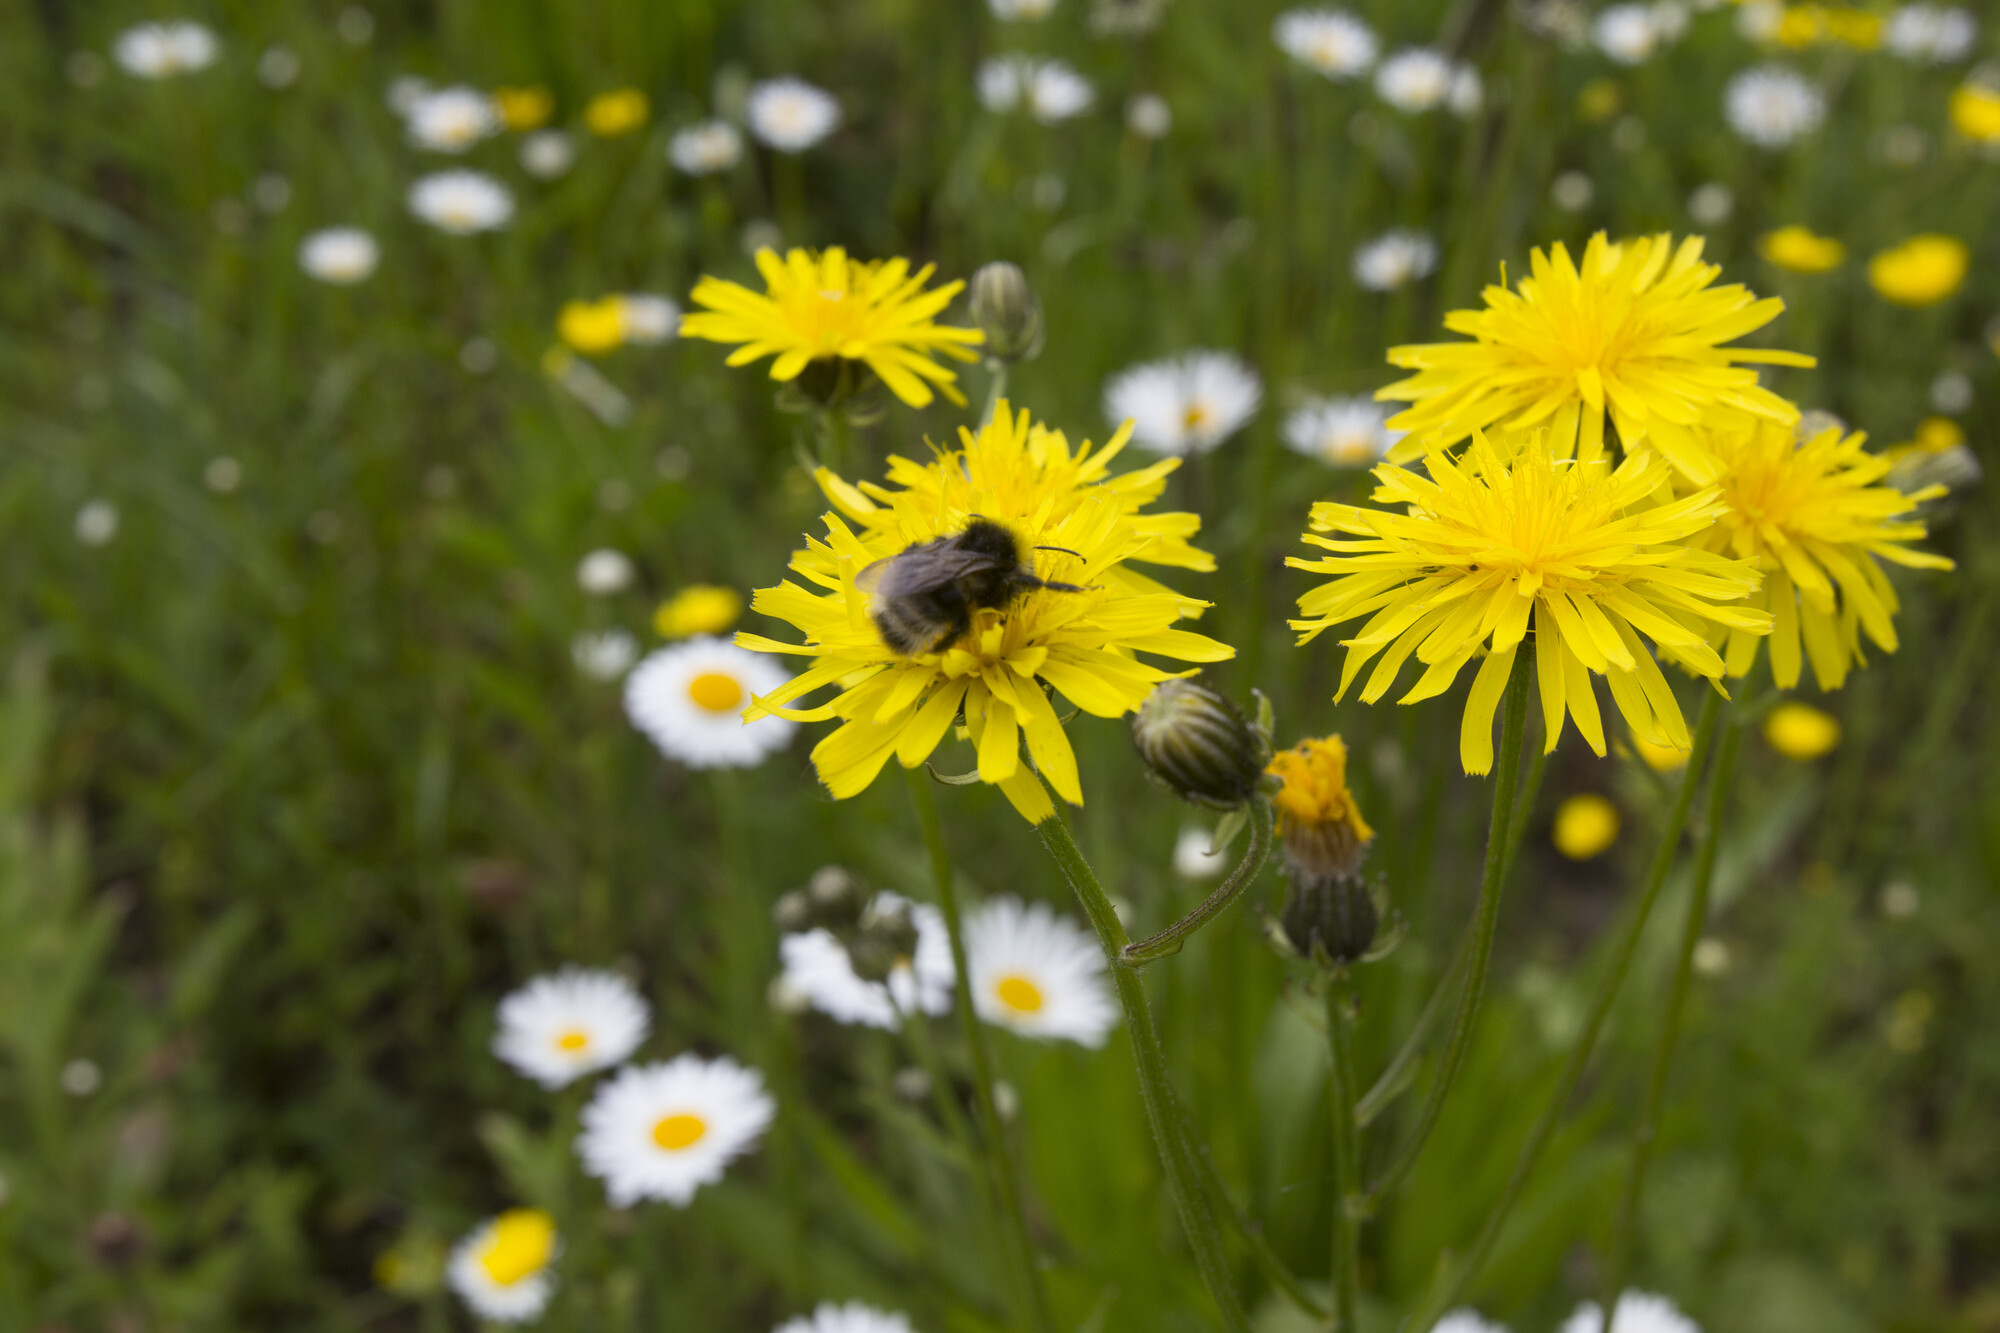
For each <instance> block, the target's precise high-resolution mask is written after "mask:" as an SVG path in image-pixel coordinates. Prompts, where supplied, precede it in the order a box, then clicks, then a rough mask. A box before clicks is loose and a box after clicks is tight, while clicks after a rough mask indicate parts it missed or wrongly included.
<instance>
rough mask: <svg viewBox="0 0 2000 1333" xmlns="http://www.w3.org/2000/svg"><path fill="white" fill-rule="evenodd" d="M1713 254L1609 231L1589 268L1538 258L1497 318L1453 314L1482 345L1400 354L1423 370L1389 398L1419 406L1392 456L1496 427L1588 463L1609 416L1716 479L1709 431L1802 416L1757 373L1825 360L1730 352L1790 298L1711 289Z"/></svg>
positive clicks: (1698, 242)
mask: <svg viewBox="0 0 2000 1333" xmlns="http://www.w3.org/2000/svg"><path fill="white" fill-rule="evenodd" d="M1702 245H1703V241H1702V238H1701V237H1699V236H1690V237H1687V238H1686V239H1685V240H1683V241H1682V242H1681V243H1680V244H1679V245H1678V246H1676V245H1675V244H1674V242H1673V238H1672V237H1671V236H1668V235H1665V234H1662V235H1659V236H1648V237H1637V238H1634V239H1631V240H1626V241H1620V242H1618V243H1616V244H1613V243H1612V242H1610V241H1609V240H1607V239H1605V236H1604V233H1602V232H1599V233H1598V234H1597V235H1595V236H1593V237H1591V238H1590V243H1589V245H1588V246H1586V247H1585V249H1584V252H1583V260H1582V262H1581V263H1580V264H1579V263H1576V262H1574V261H1572V260H1571V258H1570V255H1569V251H1568V250H1567V249H1565V248H1564V247H1563V246H1562V245H1561V244H1560V243H1558V244H1557V245H1555V246H1554V247H1552V248H1551V249H1550V251H1549V252H1548V253H1546V254H1544V253H1543V252H1542V251H1540V250H1535V251H1533V252H1532V253H1531V254H1530V256H1529V260H1530V270H1531V272H1530V276H1528V277H1526V278H1523V279H1522V280H1521V281H1520V283H1519V284H1518V287H1517V290H1514V291H1509V290H1508V289H1507V288H1506V287H1504V286H1502V287H1488V288H1487V289H1486V291H1485V294H1484V295H1485V302H1486V308H1485V309H1483V310H1457V311H1453V312H1452V313H1451V314H1449V315H1447V316H1445V327H1446V328H1448V329H1450V330H1452V331H1453V332H1455V333H1464V334H1469V335H1471V337H1472V338H1473V340H1474V341H1472V342H1455V343H1424V344H1417V345H1413V346H1406V347H1395V348H1391V349H1390V351H1389V362H1390V364H1391V365H1396V366H1403V367H1406V368H1410V369H1414V370H1416V371H1417V372H1418V373H1417V374H1415V375H1412V376H1411V377H1410V378H1408V379H1405V380H1399V381H1398V382H1396V383H1395V384H1391V385H1389V386H1388V387H1386V388H1384V389H1381V390H1378V391H1377V393H1376V395H1375V396H1376V397H1377V398H1378V399H1382V400H1385V401H1386V400H1394V399H1401V400H1402V401H1404V402H1408V403H1410V404H1411V406H1410V407H1409V408H1408V409H1406V410H1405V411H1403V412H1400V413H1398V414H1397V415H1396V416H1394V417H1391V418H1390V419H1389V427H1390V428H1391V429H1392V430H1404V431H1408V432H1409V435H1408V436H1407V437H1406V438H1405V439H1404V440H1403V441H1402V442H1401V443H1399V444H1397V445H1396V446H1395V447H1394V448H1392V449H1391V450H1390V451H1389V459H1390V461H1392V462H1398V463H1401V462H1408V461H1410V460H1411V459H1414V458H1417V457H1419V456H1420V455H1422V454H1423V453H1424V452H1425V451H1426V450H1428V449H1433V448H1445V449H1449V448H1451V447H1453V446H1454V445H1456V444H1457V443H1458V442H1459V441H1461V440H1463V439H1465V438H1466V437H1467V436H1469V435H1471V434H1472V432H1473V431H1475V430H1480V429H1484V428H1486V427H1488V426H1493V425H1502V426H1507V427H1510V428H1525V427H1531V426H1544V427H1548V428H1549V445H1550V447H1551V448H1552V449H1553V451H1554V452H1555V454H1556V455H1557V456H1559V457H1569V456H1572V455H1574V456H1575V457H1577V458H1579V459H1583V460H1585V461H1588V460H1591V459H1594V458H1597V457H1599V456H1600V455H1601V454H1602V453H1603V451H1604V426H1605V418H1606V417H1607V416H1608V417H1609V418H1610V419H1611V421H1612V423H1613V424H1614V425H1616V427H1617V430H1618V436H1619V439H1620V440H1621V441H1623V443H1624V445H1625V447H1626V448H1627V449H1635V448H1637V447H1639V446H1641V445H1647V446H1650V447H1652V448H1654V449H1657V450H1659V452H1661V453H1662V454H1664V455H1666V457H1667V459H1668V461H1669V462H1671V463H1673V464H1674V466H1676V467H1677V468H1679V469H1680V470H1681V471H1682V472H1683V473H1685V474H1686V475H1687V476H1688V477H1689V478H1690V479H1692V480H1694V481H1696V482H1705V481H1707V480H1709V479H1710V478H1711V477H1713V475H1714V470H1715V469H1714V461H1713V460H1712V459H1711V458H1709V456H1708V453H1707V450H1706V449H1705V448H1704V447H1703V446H1702V443H1701V438H1700V433H1699V432H1698V431H1697V429H1696V428H1697V427H1702V428H1704V429H1712V428H1714V427H1716V426H1719V425H1727V424H1731V423H1743V424H1747V423H1749V422H1751V421H1755V420H1759V419H1762V420H1769V421H1776V422H1781V423H1784V424H1787V425H1789V424H1790V423H1791V422H1794V421H1797V420H1798V416H1799V413H1798V409H1797V408H1796V407H1794V406H1792V404H1790V403H1788V402H1786V401H1785V400H1784V399H1783V398H1780V397H1779V396H1778V395H1777V394H1775V393H1772V392H1771V391H1770V390H1769V389H1766V388H1763V387H1762V386H1760V385H1759V384H1758V382H1757V372H1756V371H1755V370H1752V369H1750V366H1751V365H1753V364H1763V365H1781V366H1810V365H1812V364H1813V358H1811V357H1809V356H1802V355H1800V354H1799V353H1796V352H1781V351H1768V350H1763V349H1752V348H1725V347H1723V346H1721V344H1723V343H1726V342H1730V341H1732V340H1733V339H1736V338H1740V337H1742V336H1743V335H1745V334H1747V333H1750V332H1753V331H1754V330H1756V329H1759V328H1762V327H1763V326H1764V325H1765V324H1768V323H1769V322H1770V321H1771V320H1773V319H1775V318H1776V317H1777V315H1778V312H1779V311H1781V310H1783V309H1784V302H1783V301H1780V300H1778V299H1777V298H1776V297H1771V298H1767V299H1765V300H1761V301H1760V300H1758V299H1757V298H1756V297H1755V296H1754V295H1752V294H1751V292H1750V291H1749V290H1748V289H1746V288H1744V287H1742V286H1740V285H1731V286H1727V287H1711V286H1710V284H1711V283H1713V282H1714V281H1715V279H1716V278H1717V277H1718V276H1720V275H1721V273H1722V269H1721V266H1720V265H1716V264H1704V263H1702V262H1701V251H1702ZM1503 277H1504V270H1503Z"/></svg>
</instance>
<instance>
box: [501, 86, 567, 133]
mask: <svg viewBox="0 0 2000 1333" xmlns="http://www.w3.org/2000/svg"><path fill="white" fill-rule="evenodd" d="M493 105H494V106H495V107H496V108H498V109H499V112H500V119H501V121H502V122H503V123H504V124H505V125H506V126H507V128H508V129H510V130H533V129H539V128H541V127H542V126H543V125H546V124H548V121H549V117H550V116H552V115H554V114H555V109H556V99H555V95H554V94H553V93H551V92H550V91H549V90H548V89H546V88H543V87H539V86H537V87H534V88H495V89H494V90H493Z"/></svg>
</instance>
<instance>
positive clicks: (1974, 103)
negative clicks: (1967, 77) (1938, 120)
mask: <svg viewBox="0 0 2000 1333" xmlns="http://www.w3.org/2000/svg"><path fill="white" fill-rule="evenodd" d="M1951 123H1952V124H1953V125H1956V126H1957V127H1958V132H1959V133H1960V134H1963V135H1964V136H1965V137H1966V138H1968V139H1970V140H1972V141H1973V142H1974V143H2000V88H1988V87H1986V86H1984V85H1983V84H1977V83H1961V84H1960V85H1959V86H1958V87H1957V88H1955V89H1953V90H1952V94H1951Z"/></svg>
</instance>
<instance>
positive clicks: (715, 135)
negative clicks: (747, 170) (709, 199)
mask: <svg viewBox="0 0 2000 1333" xmlns="http://www.w3.org/2000/svg"><path fill="white" fill-rule="evenodd" d="M742 156H743V136H742V135H740V134H738V133H737V132H736V127H735V126H734V125H731V124H730V123H729V122H728V121H726V120H704V121H701V122H699V123H698V124H694V125H690V126H688V127H687V128H686V129H683V130H676V131H674V137H673V138H671V139H669V140H668V141H667V160H668V161H670V162H672V163H673V164H674V165H675V166H676V167H678V168H679V169H680V170H682V171H685V172H686V173H687V174H688V175H690V176H708V175H713V174H714V173H715V172H718V171H727V170H729V168H731V167H733V166H735V165H736V163H737V162H738V161H739V160H740V159H741V158H742Z"/></svg>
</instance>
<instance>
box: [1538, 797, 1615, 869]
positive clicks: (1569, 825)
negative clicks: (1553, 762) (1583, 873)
mask: <svg viewBox="0 0 2000 1333" xmlns="http://www.w3.org/2000/svg"><path fill="white" fill-rule="evenodd" d="M1618 826H1619V819H1618V807H1617V806H1615V805H1613V804H1611V802H1610V801H1609V800H1607V799H1606V798H1605V797H1602V796H1599V795H1598V794H1597V793H1596V792H1594V791H1587V792H1580V793H1578V794H1577V795H1575V796H1572V797H1570V798H1569V799H1567V800H1565V801H1564V802H1563V803H1562V804H1561V805H1559V806H1557V807H1556V822H1555V828H1554V829H1553V830H1551V841H1553V842H1554V843H1555V845H1556V850H1557V851H1559V852H1561V853H1562V854H1563V855H1564V856H1567V857H1568V858H1569V859H1570V860H1572V861H1588V860H1589V859H1590V858H1591V857H1593V856H1596V855H1598V854H1600V853H1602V852H1604V851H1606V850H1608V849H1609V848H1610V846H1611V844H1612V843H1614V842H1617V841H1618Z"/></svg>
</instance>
